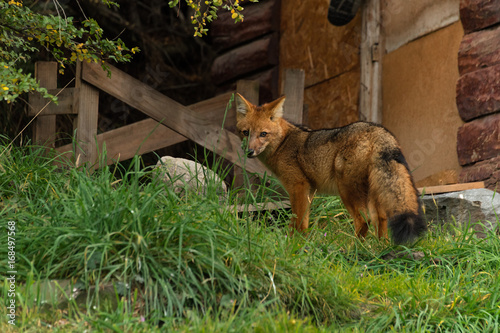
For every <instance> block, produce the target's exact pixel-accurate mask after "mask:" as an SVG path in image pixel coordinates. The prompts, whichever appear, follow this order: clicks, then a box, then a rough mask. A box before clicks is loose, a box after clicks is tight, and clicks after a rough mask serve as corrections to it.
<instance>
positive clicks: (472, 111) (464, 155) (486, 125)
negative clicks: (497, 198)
mask: <svg viewBox="0 0 500 333" xmlns="http://www.w3.org/2000/svg"><path fill="white" fill-rule="evenodd" d="M498 8H500V0H461V2H460V19H461V21H462V25H463V27H464V31H465V36H464V38H463V40H462V43H461V45H460V50H459V55H458V67H459V73H460V78H459V80H458V82H457V107H458V111H459V114H460V117H462V119H463V120H464V121H465V122H466V123H465V124H464V125H463V126H462V127H460V128H459V130H458V134H457V152H458V159H459V162H460V164H461V165H462V166H463V169H462V172H461V173H460V176H459V180H460V181H461V182H472V181H484V182H485V185H486V187H487V188H490V189H498V188H497V186H498V185H500V183H499V181H500V11H499V10H498Z"/></svg>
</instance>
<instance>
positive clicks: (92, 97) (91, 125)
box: [73, 62, 102, 169]
mask: <svg viewBox="0 0 500 333" xmlns="http://www.w3.org/2000/svg"><path fill="white" fill-rule="evenodd" d="M82 67H83V66H82V63H81V62H78V63H77V65H76V80H75V88H76V89H78V91H79V92H78V94H75V95H74V98H73V105H74V108H75V109H76V110H75V113H77V114H78V117H77V130H76V141H77V145H78V148H79V152H77V158H76V162H77V163H76V164H77V166H79V165H83V164H84V163H90V165H89V166H90V167H91V168H92V169H95V168H98V167H99V165H98V160H97V159H98V157H99V156H98V154H97V121H98V116H99V91H98V90H97V89H95V88H94V87H92V86H91V85H89V84H87V83H85V82H83V81H82V76H83V73H82V70H83V69H82ZM101 70H102V69H101Z"/></svg>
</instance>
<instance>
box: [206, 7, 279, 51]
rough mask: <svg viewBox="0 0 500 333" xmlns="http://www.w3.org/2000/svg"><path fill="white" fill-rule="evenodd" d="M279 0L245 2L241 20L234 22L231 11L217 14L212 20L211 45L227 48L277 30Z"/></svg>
mask: <svg viewBox="0 0 500 333" xmlns="http://www.w3.org/2000/svg"><path fill="white" fill-rule="evenodd" d="M279 5H280V4H279V0H267V1H265V2H259V3H256V4H250V3H249V4H247V5H246V6H245V11H244V12H243V15H244V16H245V19H244V20H243V21H242V22H238V23H234V19H233V18H232V17H231V15H232V14H231V12H228V11H224V12H222V11H221V13H220V14H218V18H217V20H215V21H214V22H212V24H211V28H210V36H211V38H212V43H213V45H215V46H217V47H221V48H225V49H226V48H229V47H233V46H235V45H238V44H241V43H244V42H246V41H249V40H253V39H255V38H257V37H259V36H263V35H265V34H267V33H270V32H272V31H279V15H277V14H276V13H277V12H279Z"/></svg>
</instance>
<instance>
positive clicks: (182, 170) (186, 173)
mask: <svg viewBox="0 0 500 333" xmlns="http://www.w3.org/2000/svg"><path fill="white" fill-rule="evenodd" d="M156 167H157V168H158V169H159V170H160V178H161V179H162V180H163V181H164V182H165V183H168V184H172V187H173V190H174V191H175V193H180V194H185V191H195V192H196V193H201V194H207V189H208V186H209V184H215V186H216V191H217V194H219V195H223V194H225V193H226V192H227V186H226V184H225V183H224V182H223V181H222V180H221V179H220V177H219V176H218V175H217V174H216V173H215V172H213V171H212V170H210V169H208V168H206V167H204V166H203V165H201V164H200V163H197V162H194V161H191V160H187V159H184V158H175V157H171V156H163V157H162V158H161V159H160V160H159V161H158V163H156Z"/></svg>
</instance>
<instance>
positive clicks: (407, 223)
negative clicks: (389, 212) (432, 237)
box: [389, 212, 427, 244]
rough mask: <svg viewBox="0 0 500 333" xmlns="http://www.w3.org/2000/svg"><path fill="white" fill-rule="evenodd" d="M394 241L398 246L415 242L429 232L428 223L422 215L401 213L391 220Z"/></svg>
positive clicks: (390, 225) (390, 226)
mask: <svg viewBox="0 0 500 333" xmlns="http://www.w3.org/2000/svg"><path fill="white" fill-rule="evenodd" d="M389 228H390V230H391V234H392V240H393V241H394V243H396V244H404V243H410V242H413V241H414V240H415V239H417V238H418V237H420V236H421V235H423V234H424V233H425V231H426V230H427V223H426V222H425V221H424V219H423V218H422V214H421V213H418V214H415V213H413V212H407V213H401V214H397V215H394V216H392V217H391V218H389Z"/></svg>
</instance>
